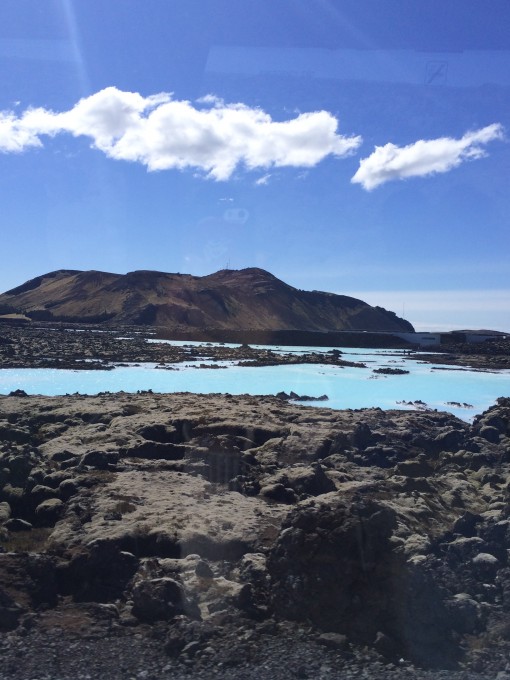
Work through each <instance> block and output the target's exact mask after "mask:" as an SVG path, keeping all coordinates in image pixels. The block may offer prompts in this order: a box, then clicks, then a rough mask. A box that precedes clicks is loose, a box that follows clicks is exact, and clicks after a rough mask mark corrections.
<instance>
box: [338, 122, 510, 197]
mask: <svg viewBox="0 0 510 680" xmlns="http://www.w3.org/2000/svg"><path fill="white" fill-rule="evenodd" d="M503 137H504V133H503V127H502V125H500V124H499V123H494V124H493V125H488V126H487V127H484V128H481V129H480V130H475V131H473V132H467V133H466V134H465V135H464V136H463V137H461V138H460V139H452V138H451V137H440V138H439V139H429V140H423V139H420V140H418V141H417V142H414V144H408V145H407V146H404V147H399V146H396V145H395V144H391V143H388V144H385V145H384V146H376V147H375V151H374V152H373V153H372V154H371V155H370V156H368V158H362V159H361V161H360V164H359V168H358V171H357V172H356V174H355V175H354V177H353V178H352V179H351V182H353V183H354V184H361V186H362V187H363V188H364V189H366V190H367V191H370V190H371V189H375V187H378V186H380V185H381V184H384V183H385V182H389V181H390V180H394V179H405V178H407V177H423V176H425V175H432V174H435V173H438V172H448V170H451V169H452V168H456V167H457V166H458V165H460V164H461V163H463V162H464V161H466V160H472V159H475V158H482V157H483V156H485V155H486V154H485V151H484V149H483V145H484V144H487V143H488V142H491V141H493V140H495V139H503Z"/></svg>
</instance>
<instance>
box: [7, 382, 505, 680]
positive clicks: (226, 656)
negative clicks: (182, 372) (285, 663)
mask: <svg viewBox="0 0 510 680" xmlns="http://www.w3.org/2000/svg"><path fill="white" fill-rule="evenodd" d="M0 432H1V433H2V440H1V443H0V472H1V475H2V477H1V485H0V522H1V525H0V549H1V550H2V551H3V552H1V553H0V577H1V578H0V615H1V616H0V620H1V621H2V623H1V625H2V627H3V629H4V630H6V631H7V630H11V631H18V630H22V629H23V630H24V627H26V626H27V625H28V621H31V622H32V623H31V624H30V625H31V626H35V627H36V628H37V626H39V625H43V622H44V621H47V620H49V619H48V617H49V613H48V612H53V613H54V614H53V616H54V617H56V618H55V619H54V620H57V618H59V617H60V618H64V619H65V618H66V617H69V616H70V611H72V612H74V614H73V616H78V615H79V616H80V617H82V619H83V617H84V618H85V619H86V620H87V621H90V622H92V623H91V624H90V625H97V626H109V627H110V628H111V627H113V629H116V628H115V627H117V628H118V629H119V630H138V631H139V633H138V634H139V635H141V636H142V637H143V636H144V635H149V636H150V635H153V636H157V637H158V640H159V641H160V647H161V649H165V650H166V654H168V655H170V657H173V658H175V659H178V660H183V659H184V660H187V662H189V663H190V664H198V666H200V664H201V663H202V661H201V659H202V660H203V663H205V661H206V660H208V661H209V662H210V661H211V659H212V658H215V659H216V661H217V663H222V664H227V665H228V664H230V663H234V662H235V658H238V657H239V655H241V658H251V657H253V655H257V654H261V653H262V647H263V646H264V644H266V643H264V642H260V640H263V639H265V638H263V635H265V634H266V633H267V634H268V635H273V636H274V635H276V634H277V633H276V631H279V632H278V635H283V631H285V630H290V629H291V628H292V627H293V626H294V627H298V628H299V627H300V628H299V630H301V631H302V632H301V633H300V635H302V636H304V637H303V638H302V640H303V644H313V645H317V646H318V647H317V648H318V649H321V650H322V651H320V652H318V654H319V656H320V655H327V654H330V653H331V654H334V655H336V657H335V658H337V663H344V662H345V659H348V658H350V659H352V658H358V656H359V658H361V656H360V655H362V654H363V653H366V652H361V651H360V650H363V649H364V650H370V652H369V653H370V654H372V655H373V657H372V658H374V659H380V660H381V663H385V664H391V663H393V664H397V665H398V664H401V663H404V664H408V665H410V664H411V665H414V667H416V668H419V667H428V668H436V669H450V670H449V671H448V672H449V673H454V672H455V669H456V668H464V669H465V671H464V672H466V673H467V672H468V670H469V669H470V668H471V669H473V670H474V671H477V672H478V671H486V672H487V673H493V676H495V674H496V673H497V672H499V671H503V669H504V667H505V663H506V660H505V659H506V658H507V656H508V652H509V650H510V635H509V629H508V618H509V615H510V564H509V550H510V496H509V487H508V478H509V472H510V454H509V452H510V399H499V400H498V403H497V404H495V405H494V406H493V407H492V408H490V409H489V410H487V411H486V412H485V413H483V414H481V415H480V416H478V417H476V418H475V419H474V422H473V424H468V423H466V422H464V421H460V420H458V419H456V418H455V417H453V416H451V415H449V414H447V413H441V412H433V411H423V412H419V411H414V412H406V411H381V410H380V409H363V410H348V411H332V410H329V409H325V408H307V407H302V406H297V405H294V404H290V403H288V402H287V401H285V400H282V399H279V398H276V397H274V398H271V397H267V398H262V397H247V396H245V397H232V396H230V395H190V394H180V395H157V394H151V393H146V394H138V395H128V394H118V395H107V394H103V395H98V396H97V397H82V396H73V397H65V398H64V397H58V398H43V397H27V396H23V395H21V394H20V395H18V396H12V397H2V398H0ZM70 608H71V609H70ZM59 620H60V619H59ZM80 620H81V619H80ZM38 622H39V623H38ZM69 625H70V624H69ZM87 625H89V624H87ZM289 627H290V628H289ZM240 629H242V630H244V633H243V634H242V636H240V634H239V633H238V631H239V630H240ZM293 630H294V628H293ZM295 630H297V628H295ZM234 631H236V632H235V633H234ZM261 631H265V633H263V634H262V633H261ZM268 631H272V632H268ZM303 631H306V632H303ZM261 635H262V637H261ZM243 636H245V637H243ZM282 640H283V637H282ZM206 650H208V651H206ZM243 655H244V656H243ZM250 655H251V656H250ZM253 658H255V657H253ZM342 659H343V661H342ZM401 659H402V660H403V661H401ZM204 668H205V666H204ZM413 672H414V671H413ZM416 672H418V671H416ZM302 677H304V676H302ZM310 677H311V676H310ZM380 677H382V676H380ZM438 677H439V676H438ZM450 677H454V676H453V675H451V676H450ZM466 677H467V676H466Z"/></svg>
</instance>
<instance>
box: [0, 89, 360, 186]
mask: <svg viewBox="0 0 510 680" xmlns="http://www.w3.org/2000/svg"><path fill="white" fill-rule="evenodd" d="M337 129H338V121H337V119H336V118H335V117H334V116H333V115H332V114H331V113H329V112H327V111H314V112H310V113H302V114H300V115H298V116H297V117H295V118H293V119H291V120H286V121H283V122H279V121H274V120H273V119H272V118H271V116H270V115H269V114H268V113H265V112H264V111H262V110H261V109H258V108H250V107H248V106H245V105H244V104H225V103H224V102H223V100H221V99H218V98H216V97H214V96H213V95H207V96H206V97H204V98H203V99H202V100H201V101H199V102H196V105H193V104H192V103H191V102H189V101H183V100H175V99H173V98H172V96H171V95H170V94H166V93H161V94H156V95H153V96H149V97H143V96H142V95H140V94H138V93H136V92H123V91H121V90H118V89H117V88H115V87H108V88H106V89H104V90H101V91H100V92H97V93H96V94H93V95H91V96H90V97H86V98H84V99H81V100H80V101H79V102H78V103H77V104H76V105H75V106H74V107H73V108H72V109H70V110H69V111H64V112H60V113H59V112H54V111H50V110H47V109H43V108H37V109H27V110H26V111H25V112H24V113H22V114H21V115H15V114H14V113H13V112H12V111H8V112H5V111H4V112H0V151H2V152H4V153H15V152H18V153H19V152H22V151H25V150H26V149H29V148H30V147H41V146H42V145H43V144H42V138H43V137H44V136H49V137H54V136H55V135H57V134H61V133H68V134H71V135H73V136H75V137H78V136H85V137H89V138H90V139H91V140H92V146H93V147H94V148H96V149H99V150H100V151H102V152H103V153H105V154H106V155H107V156H108V157H109V158H113V159H116V160H124V161H133V162H138V163H142V164H143V165H145V166H146V167H147V169H148V170H167V169H172V168H173V169H177V170H184V169H187V168H192V169H195V170H196V169H198V170H200V171H203V172H204V173H205V174H206V175H207V176H209V177H211V178H213V179H215V180H227V179H229V177H231V175H232V174H233V172H234V171H235V169H236V168H237V167H238V166H239V165H243V166H244V167H246V168H248V169H250V170H252V169H267V168H271V167H283V166H293V167H313V166H314V165H317V163H319V162H320V161H321V160H323V159H324V158H325V157H326V156H329V155H333V156H337V157H342V156H348V155H350V154H352V153H353V152H354V151H355V150H356V149H357V148H358V147H359V146H360V144H361V137H357V136H344V135H341V134H338V132H337Z"/></svg>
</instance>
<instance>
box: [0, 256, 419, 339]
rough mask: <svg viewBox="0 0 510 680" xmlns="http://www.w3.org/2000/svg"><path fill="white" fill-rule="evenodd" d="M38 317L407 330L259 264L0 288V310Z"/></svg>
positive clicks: (378, 311)
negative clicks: (206, 272) (202, 271)
mask: <svg viewBox="0 0 510 680" xmlns="http://www.w3.org/2000/svg"><path fill="white" fill-rule="evenodd" d="M12 313H22V314H25V315H26V316H27V317H28V318H31V319H35V320H43V321H66V322H69V321H71V322H77V323H108V324H124V325H125V324H135V325H136V324H141V325H145V326H160V327H162V328H166V329H174V330H181V331H182V330H186V329H188V330H193V329H198V330H203V329H216V330H223V331H225V330H229V329H230V330H248V329H250V330H264V331H271V330H277V331H278V330H282V329H292V330H298V331H299V330H302V331H341V330H352V329H354V330H364V331H411V332H412V331H413V327H412V326H411V324H410V323H409V322H407V321H405V320H404V319H400V318H399V317H397V316H396V315H395V314H394V313H393V312H389V311H387V310H385V309H383V308H382V307H371V306H370V305H368V304H367V303H366V302H363V301H361V300H357V299H355V298H351V297H348V296H346V295H335V294H333V293H323V292H320V291H303V290H298V289H297V288H294V287H292V286H289V285H288V284H286V283H284V282H283V281H280V280H279V279H277V278H276V277H275V276H273V275H272V274H270V273H269V272H267V271H264V270H263V269H257V268H248V269H241V270H230V269H223V270H221V271H218V272H216V273H215V274H210V275H209V276H202V277H200V276H191V275H189V274H166V273H164V272H154V271H135V272H130V273H129V274H123V275H120V274H111V273H108V272H98V271H76V270H67V269H65V270H59V271H55V272H50V273H49V274H45V275H43V276H39V277H37V278H35V279H32V280H31V281H27V282H26V283H24V284H22V285H21V286H18V287H17V288H13V289H12V290H9V291H7V292H6V293H4V294H2V295H0V315H2V314H3V315H6V314H12Z"/></svg>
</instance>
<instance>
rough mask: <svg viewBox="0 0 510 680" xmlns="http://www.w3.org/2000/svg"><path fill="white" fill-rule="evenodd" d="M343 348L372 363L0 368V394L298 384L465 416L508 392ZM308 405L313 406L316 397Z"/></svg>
mask: <svg viewBox="0 0 510 680" xmlns="http://www.w3.org/2000/svg"><path fill="white" fill-rule="evenodd" d="M176 344H177V343H176ZM179 344H186V345H191V344H192V343H179ZM197 344H198V343H197ZM271 349H273V350H274V349H275V348H274V347H272V348H271ZM329 349H330V348H313V347H312V348H296V347H282V348H280V351H282V352H286V351H292V352H303V351H323V352H325V351H328V350H329ZM342 352H343V358H344V359H346V360H352V361H360V362H365V363H366V364H367V368H340V367H336V366H327V365H320V364H319V365H310V364H303V365H294V366H267V367H254V368H246V367H239V366H236V365H235V363H234V362H215V363H216V364H219V365H221V366H223V368H219V369H212V368H211V369H207V368H205V369H203V368H202V369H198V368H197V367H196V366H197V365H198V364H199V363H202V362H200V361H198V362H197V361H190V362H188V363H186V364H176V365H175V366H174V367H173V368H174V370H169V369H168V368H166V369H164V368H158V367H156V364H141V365H138V366H119V367H116V368H115V369H113V370H111V371H97V370H92V371H86V370H76V371H74V370H60V369H58V370H57V369H2V370H0V394H8V393H9V392H11V391H13V390H16V389H22V390H25V392H27V393H28V394H42V395H50V396H51V395H59V394H73V393H75V392H79V393H80V394H97V393H98V392H118V391H125V392H136V391H138V390H149V389H151V390H153V391H154V392H199V393H212V392H215V393H218V392H221V393H225V392H228V393H230V394H276V393H277V392H280V391H285V392H290V391H291V390H292V391H294V392H296V393H297V394H307V395H310V396H316V397H317V396H320V395H322V394H327V395H328V397H329V401H326V402H319V403H318V404H317V405H318V406H321V407H329V408H335V409H344V408H366V407H371V406H379V407H380V408H383V409H388V408H408V406H406V405H405V404H399V403H398V402H401V401H416V400H421V401H423V402H425V403H426V404H427V405H428V406H429V407H430V408H433V409H438V410H446V411H450V412H451V413H454V414H455V415H457V416H459V417H460V418H463V419H464V420H470V419H472V417H473V416H474V415H475V414H476V413H480V412H481V411H483V410H485V409H486V408H488V407H489V406H490V405H491V404H492V403H494V401H495V400H496V398H497V397H502V396H507V397H508V396H510V371H491V372H488V371H474V370H466V369H461V370H455V369H454V370H444V368H441V367H439V366H436V365H431V364H424V363H420V361H419V355H414V356H413V358H412V359H408V358H405V356H404V355H403V353H402V351H400V350H372V349H352V348H344V349H343V350H342ZM381 366H391V367H400V368H404V369H406V370H408V371H410V374H409V375H395V376H392V375H390V376H385V375H382V376H381V375H379V376H378V375H376V374H374V373H373V369H374V368H378V367H381ZM447 402H460V403H467V404H470V405H472V407H473V408H459V407H456V406H453V405H451V404H448V403H447ZM310 404H311V405H314V404H313V402H310Z"/></svg>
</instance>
